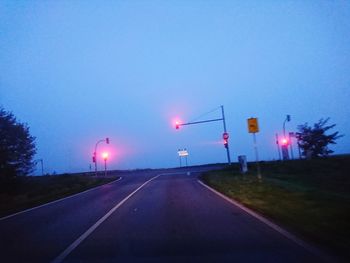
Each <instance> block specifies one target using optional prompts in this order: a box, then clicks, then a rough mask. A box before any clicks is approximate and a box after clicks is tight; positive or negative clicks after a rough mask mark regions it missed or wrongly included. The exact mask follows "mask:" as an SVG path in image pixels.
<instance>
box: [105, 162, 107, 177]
mask: <svg viewBox="0 0 350 263" xmlns="http://www.w3.org/2000/svg"><path fill="white" fill-rule="evenodd" d="M105 176H107V158H106V159H105Z"/></svg>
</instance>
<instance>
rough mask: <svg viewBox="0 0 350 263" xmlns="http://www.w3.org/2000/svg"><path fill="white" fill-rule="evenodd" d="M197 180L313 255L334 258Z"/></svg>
mask: <svg viewBox="0 0 350 263" xmlns="http://www.w3.org/2000/svg"><path fill="white" fill-rule="evenodd" d="M197 182H198V183H199V184H201V185H202V186H204V187H205V188H207V189H208V190H210V191H211V192H213V193H215V194H216V195H218V196H220V197H221V198H223V199H225V200H226V201H227V202H229V203H231V204H232V205H234V206H237V207H238V208H240V209H242V210H243V211H244V212H246V213H247V214H249V215H251V216H253V217H254V218H256V219H258V220H259V221H261V222H263V223H264V224H266V225H267V226H269V227H270V228H272V229H273V230H275V231H277V232H278V233H280V234H281V235H283V236H284V237H286V238H288V239H289V240H291V241H293V242H294V243H296V244H298V245H299V246H301V247H303V248H304V249H306V250H307V251H309V252H311V253H312V254H314V255H316V256H318V257H320V258H323V259H325V260H326V261H328V262H334V258H332V257H331V256H330V255H328V254H325V253H324V252H322V251H320V250H319V249H317V248H316V247H314V246H312V245H310V244H308V243H306V242H305V241H303V240H301V239H300V238H298V237H296V236H295V235H293V234H291V233H290V232H288V231H287V230H285V229H283V228H282V227H280V226H278V225H276V224H275V223H273V222H271V221H270V220H268V219H266V218H265V217H263V216H261V215H259V214H257V213H256V212H254V211H253V210H251V209H249V208H247V207H245V206H244V205H242V204H241V203H238V202H237V201H235V200H233V199H231V198H229V197H227V196H226V195H223V194H222V193H220V192H218V191H217V190H215V189H214V188H211V187H210V186H208V185H206V184H205V183H203V182H202V181H201V180H197Z"/></svg>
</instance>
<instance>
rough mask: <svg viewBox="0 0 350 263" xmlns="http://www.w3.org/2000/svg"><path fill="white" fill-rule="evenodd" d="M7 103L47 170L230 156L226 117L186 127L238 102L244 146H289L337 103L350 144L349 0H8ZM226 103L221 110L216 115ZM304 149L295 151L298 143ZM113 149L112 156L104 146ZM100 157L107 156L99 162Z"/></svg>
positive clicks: (3, 65) (4, 45) (333, 112)
mask: <svg viewBox="0 0 350 263" xmlns="http://www.w3.org/2000/svg"><path fill="white" fill-rule="evenodd" d="M0 46H1V49H0V105H1V106H2V107H4V108H5V109H6V110H9V111H12V112H13V113H14V114H15V115H16V116H17V117H18V119H19V120H20V121H22V122H26V123H28V125H29V126H30V130H31V133H32V134H33V135H34V136H36V138H37V139H36V142H37V147H38V153H37V156H36V158H43V159H44V162H45V172H50V173H52V172H53V171H56V172H78V171H86V170H88V169H89V164H90V163H91V155H92V152H93V148H94V145H95V143H96V141H97V140H99V139H101V138H104V137H106V136H108V137H110V139H111V144H110V145H108V146H107V145H104V144H101V145H100V146H101V147H99V152H101V151H103V150H108V151H110V152H111V159H110V162H109V167H110V168H113V169H133V168H146V167H151V168H156V167H173V166H177V165H178V157H177V149H179V148H187V149H188V150H189V153H190V156H189V163H190V164H202V163H210V162H225V161H226V153H225V150H224V147H223V146H222V144H221V142H220V139H221V136H222V124H221V123H211V124H202V125H197V126H189V127H183V128H181V129H180V130H175V129H174V127H172V120H173V119H174V118H176V117H178V118H181V119H182V120H183V121H189V120H192V119H194V118H196V117H198V116H200V115H201V114H203V113H205V112H208V111H210V110H212V109H215V108H217V107H218V106H220V105H224V106H225V113H226V117H227V127H228V131H229V133H230V147H231V154H232V159H233V160H237V156H238V155H247V157H248V160H254V151H253V139H252V136H251V134H248V132H247V124H246V119H247V118H249V117H258V118H259V124H260V130H261V131H260V133H259V134H257V139H258V146H259V154H260V157H261V158H262V159H264V160H271V159H277V158H278V153H277V149H276V145H275V139H274V136H275V133H276V132H278V133H281V132H282V124H283V121H284V119H285V116H286V114H290V115H291V117H292V120H291V122H289V123H287V124H286V127H287V130H288V131H295V130H296V127H297V125H299V124H302V123H305V122H308V123H310V124H313V123H315V122H316V121H318V120H319V119H320V118H325V117H330V118H331V122H332V123H336V124H337V126H336V130H339V131H340V132H341V133H342V134H345V137H343V138H341V139H339V141H338V144H337V145H335V146H333V147H332V149H333V150H335V152H336V153H349V151H350V139H349V138H350V137H349V134H350V124H349V121H348V118H349V114H350V106H349V103H348V101H349V99H350V3H349V2H348V1H4V0H2V1H0ZM216 117H220V111H214V112H212V113H211V114H208V115H206V116H204V117H203V118H216ZM294 150H295V153H296V149H294ZM99 161H101V159H99ZM100 163H101V162H100Z"/></svg>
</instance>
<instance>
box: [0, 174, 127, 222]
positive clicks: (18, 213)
mask: <svg viewBox="0 0 350 263" xmlns="http://www.w3.org/2000/svg"><path fill="white" fill-rule="evenodd" d="M122 178H123V177H122V176H121V177H119V178H118V179H117V180H114V181H112V182H109V183H107V184H103V185H99V186H95V187H93V188H90V189H87V190H85V191H83V192H79V193H76V194H73V195H69V196H66V197H63V198H61V199H57V200H54V201H51V202H49V203H45V204H42V205H39V206H35V207H32V208H28V209H26V210H23V211H19V212H17V213H14V214H11V215H7V216H4V217H1V218H0V221H2V220H5V219H8V218H11V217H14V216H17V215H20V214H24V213H27V212H30V211H32V210H35V209H39V208H42V207H45V206H48V205H52V204H55V203H58V202H61V201H64V200H66V199H69V198H73V197H76V196H77V195H81V194H85V193H87V192H90V191H93V190H96V189H97V188H100V187H103V186H105V185H109V184H113V183H116V182H118V181H120V180H121V179H122Z"/></svg>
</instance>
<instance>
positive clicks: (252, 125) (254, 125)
mask: <svg viewBox="0 0 350 263" xmlns="http://www.w3.org/2000/svg"><path fill="white" fill-rule="evenodd" d="M247 121H248V132H249V133H253V141H254V150H255V160H256V161H255V162H256V168H257V172H258V178H259V179H261V171H260V164H259V154H258V146H257V144H256V135H255V134H256V133H257V132H259V125H258V118H249V119H248V120H247Z"/></svg>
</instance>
